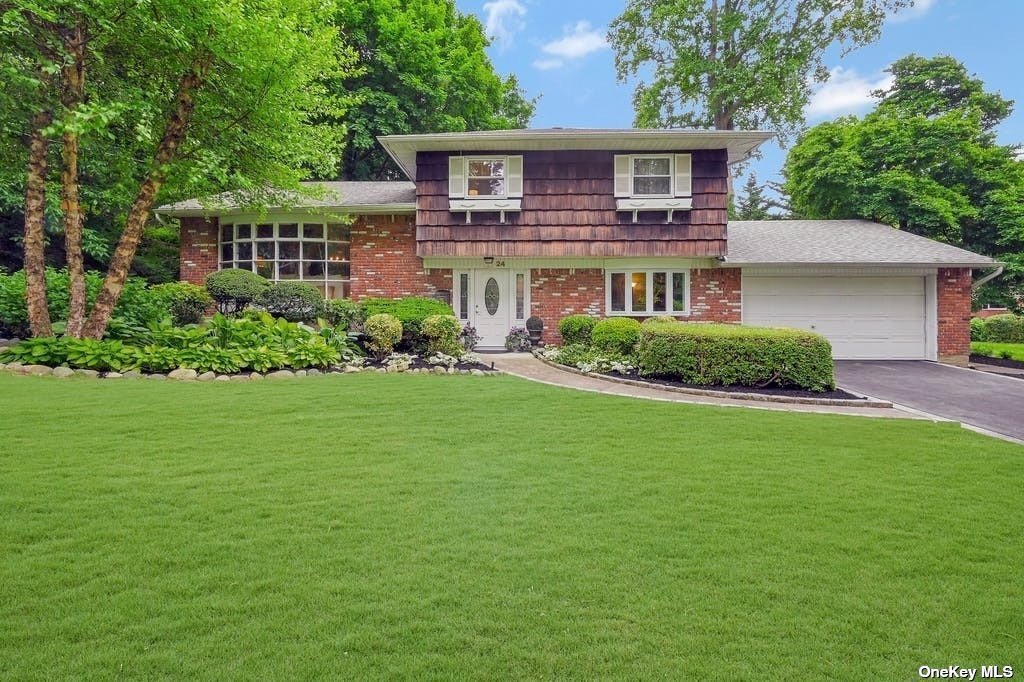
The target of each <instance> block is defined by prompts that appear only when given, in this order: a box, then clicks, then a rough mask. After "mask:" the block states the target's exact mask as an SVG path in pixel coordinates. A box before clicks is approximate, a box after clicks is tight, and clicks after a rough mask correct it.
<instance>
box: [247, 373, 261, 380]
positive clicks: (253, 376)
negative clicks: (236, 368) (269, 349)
mask: <svg viewBox="0 0 1024 682" xmlns="http://www.w3.org/2000/svg"><path fill="white" fill-rule="evenodd" d="M249 381H263V375H262V374H260V373H259V372H253V373H252V374H250V375H249Z"/></svg>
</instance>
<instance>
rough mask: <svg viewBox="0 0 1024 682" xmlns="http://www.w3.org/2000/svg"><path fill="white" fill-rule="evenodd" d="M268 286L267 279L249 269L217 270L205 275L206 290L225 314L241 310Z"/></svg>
mask: <svg viewBox="0 0 1024 682" xmlns="http://www.w3.org/2000/svg"><path fill="white" fill-rule="evenodd" d="M269 286H270V281H269V280H267V279H266V278H264V277H260V276H259V275H257V274H256V273H255V272H252V271H251V270H238V269H231V270H218V271H217V272H211V273H210V274H209V275H207V276H206V291H207V292H209V294H210V296H211V297H212V298H213V300H214V301H216V302H217V309H218V310H219V311H220V312H222V313H224V314H225V315H227V314H233V313H237V312H241V310H242V309H244V308H245V306H247V305H249V304H250V303H252V302H253V301H255V300H256V298H257V297H258V296H259V295H260V294H261V293H263V291H264V290H265V289H266V288H267V287H269Z"/></svg>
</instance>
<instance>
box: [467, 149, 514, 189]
mask: <svg viewBox="0 0 1024 682" xmlns="http://www.w3.org/2000/svg"><path fill="white" fill-rule="evenodd" d="M466 167H467V171H468V172H467V173H466V196H467V197H480V198H487V197H495V198H498V197H504V196H505V159H504V157H502V158H498V159H467V160H466Z"/></svg>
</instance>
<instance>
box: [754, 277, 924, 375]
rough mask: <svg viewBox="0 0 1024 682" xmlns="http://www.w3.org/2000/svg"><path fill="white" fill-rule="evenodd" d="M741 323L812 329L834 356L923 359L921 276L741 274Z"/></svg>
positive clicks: (922, 286)
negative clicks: (829, 347) (822, 339)
mask: <svg viewBox="0 0 1024 682" xmlns="http://www.w3.org/2000/svg"><path fill="white" fill-rule="evenodd" d="M743 323H744V324H749V325H758V326H769V327H795V328H797V329H809V330H811V331H815V332H818V333H819V334H821V335H822V336H824V337H825V338H827V339H828V340H829V341H831V342H832V355H833V356H834V357H836V358H846V359H862V360H864V359H891V360H918V359H924V358H926V353H927V350H926V349H927V344H926V340H925V335H926V325H925V278H924V277H919V276H911V277H791V276H767V275H744V277H743Z"/></svg>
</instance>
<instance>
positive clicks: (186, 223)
mask: <svg viewBox="0 0 1024 682" xmlns="http://www.w3.org/2000/svg"><path fill="white" fill-rule="evenodd" d="M217 230H218V225H217V219H216V218H182V219H181V246H180V250H179V252H178V257H179V268H180V274H179V276H180V277H181V280H182V281H183V282H191V283H192V284H203V283H204V281H205V280H206V276H207V275H208V274H210V273H211V272H215V271H216V270H217V256H218V254H217Z"/></svg>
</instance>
